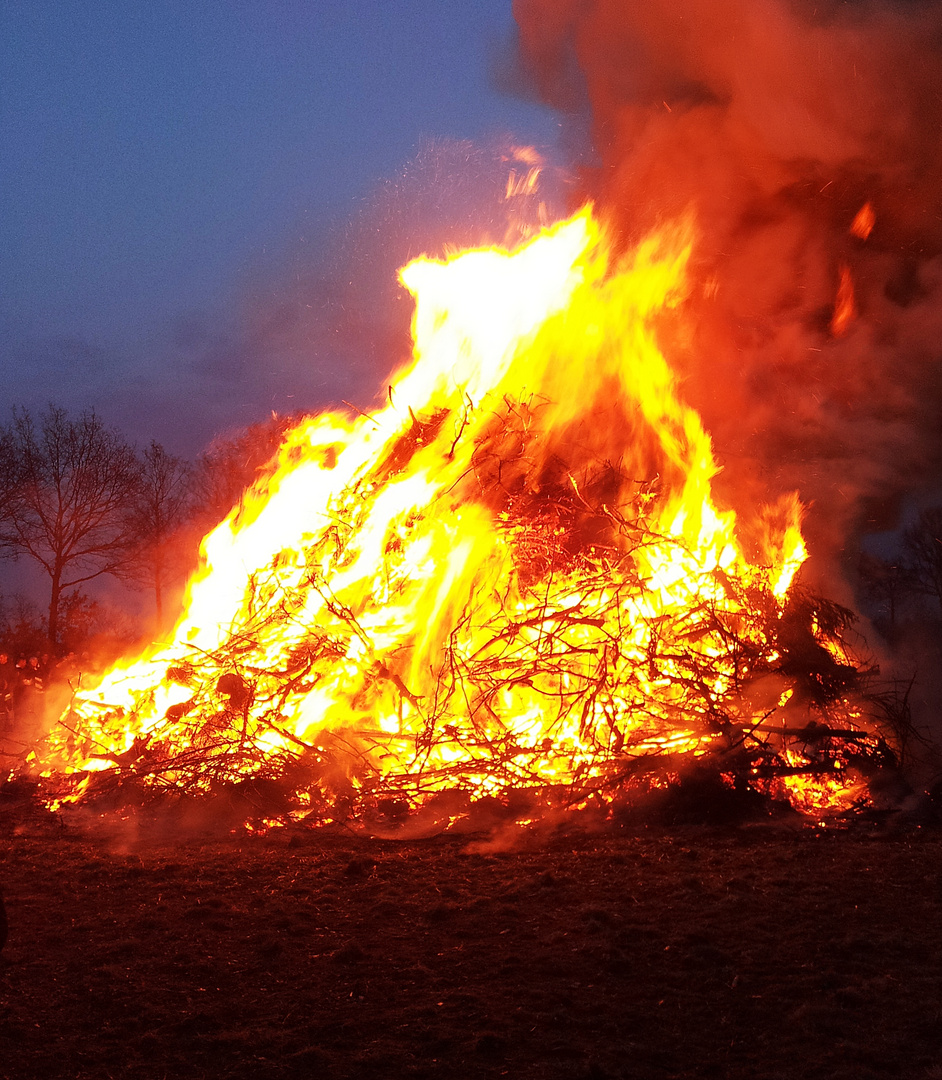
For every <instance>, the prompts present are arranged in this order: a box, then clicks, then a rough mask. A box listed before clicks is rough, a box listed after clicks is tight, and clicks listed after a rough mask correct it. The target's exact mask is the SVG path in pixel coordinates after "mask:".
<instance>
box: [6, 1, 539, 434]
mask: <svg viewBox="0 0 942 1080" xmlns="http://www.w3.org/2000/svg"><path fill="white" fill-rule="evenodd" d="M512 29H513V26H512V19H511V12H510V0H475V3H473V4H454V3H449V2H445V0H387V2H379V0H376V2H373V3H366V2H363V0H345V2H344V3H342V4H335V3H326V2H318V0H307V2H301V0H254V2H251V0H225V2H224V0H187V2H182V0H149V2H147V3H141V2H136V0H81V2H75V0H0V160H2V161H3V170H2V175H0V379H2V384H3V387H4V390H5V398H6V401H5V402H4V401H0V407H2V409H3V412H4V413H6V410H7V409H8V407H9V405H11V404H20V403H22V404H27V405H30V406H34V407H38V406H42V405H43V404H44V403H45V402H47V401H55V402H56V403H57V404H61V405H64V406H66V407H68V408H73V409H80V408H83V407H88V406H94V407H95V408H97V409H98V411H99V412H101V413H102V415H104V416H105V418H106V419H107V420H109V421H110V422H113V423H116V424H118V425H119V426H121V427H122V428H123V429H124V430H125V431H127V432H128V434H129V435H130V436H132V437H134V438H136V439H138V441H141V442H146V441H148V440H149V439H150V438H151V437H156V438H158V439H160V440H161V441H163V442H165V443H166V444H167V445H168V446H169V447H170V448H171V449H174V450H176V451H178V452H183V453H188V454H189V453H194V452H195V451H196V450H198V449H199V448H200V447H201V446H202V445H204V444H205V443H206V441H207V440H208V439H209V438H210V437H211V436H212V435H213V434H214V433H216V432H218V431H222V430H225V429H226V428H231V427H237V426H239V425H241V424H244V423H247V422H250V421H252V420H255V419H258V418H259V417H260V416H263V415H265V414H266V413H267V412H268V411H269V410H270V409H272V408H275V409H278V410H279V411H285V410H288V409H292V408H313V407H317V406H318V405H322V404H328V403H331V402H334V401H336V400H338V399H339V397H341V396H345V394H349V395H350V396H351V397H357V396H360V397H362V396H363V395H364V394H365V393H366V392H367V391H366V387H367V386H368V385H369V384H371V383H372V382H373V381H374V380H375V382H376V383H377V385H379V384H380V383H381V381H382V378H383V375H384V374H385V371H380V370H377V368H378V367H379V366H380V365H381V364H382V363H383V357H382V353H383V350H384V348H389V349H392V350H394V349H395V348H396V347H398V343H399V339H398V337H397V334H399V332H400V330H401V327H400V326H398V325H397V326H396V327H392V328H386V327H384V325H383V323H384V320H385V318H386V314H387V313H388V312H389V311H390V310H391V308H390V306H389V305H390V302H391V301H390V296H391V294H390V292H389V290H390V288H391V286H389V285H388V284H384V282H383V281H381V280H380V278H381V277H383V278H388V277H389V276H390V275H391V274H392V271H393V270H394V268H395V263H396V261H398V258H399V256H400V255H401V254H403V253H405V254H409V253H414V251H415V250H416V249H420V248H422V247H433V248H434V247H435V246H436V245H441V244H444V243H448V242H454V241H459V242H467V241H468V240H469V239H473V237H474V232H475V227H476V221H475V218H480V219H481V220H480V227H481V231H482V239H484V238H485V233H486V232H487V228H488V226H489V225H491V226H492V225H493V222H488V220H487V218H488V212H489V208H492V205H493V202H494V199H495V198H496V195H495V192H496V185H495V175H496V172H498V171H499V170H500V169H501V168H502V167H503V165H502V163H501V161H500V157H501V152H500V149H499V148H500V147H501V146H505V145H507V144H509V143H510V142H511V141H516V142H518V143H530V144H536V145H539V146H540V147H542V148H544V149H546V150H548V151H549V152H550V153H552V148H553V145H554V142H555V140H556V136H557V130H558V118H557V117H556V116H554V115H553V114H551V113H549V112H548V111H547V110H545V109H543V108H540V107H538V106H536V105H534V104H532V103H528V102H525V101H523V100H521V99H519V98H515V97H513V96H511V95H509V94H505V93H502V92H500V91H499V90H498V89H497V88H496V85H495V79H494V74H493V72H494V69H495V67H499V66H500V64H501V63H502V62H506V57H507V56H508V55H509V42H510V40H511V35H512ZM410 232H411V233H413V234H415V235H412V236H409V235H407V234H409V233H410ZM449 233H453V234H454V235H449ZM384 234H385V235H384ZM487 238H490V237H487ZM360 277H362V279H363V280H362V281H358V280H354V279H355V278H360ZM384 289H385V290H386V291H385V293H384V292H383V290H384ZM305 290H309V295H306V293H305ZM371 290H379V293H381V294H382V295H381V296H379V297H378V298H376V297H374V296H373V295H372V293H371ZM358 306H359V307H362V310H360V311H354V310H353V309H355V308H357V307H358ZM371 309H372V313H371ZM338 312H342V317H340V318H338ZM358 357H359V358H360V359H358ZM395 360H396V357H394V356H390V363H389V366H392V365H393V363H395Z"/></svg>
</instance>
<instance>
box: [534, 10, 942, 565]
mask: <svg viewBox="0 0 942 1080" xmlns="http://www.w3.org/2000/svg"><path fill="white" fill-rule="evenodd" d="M514 14H515V17H516V19H517V23H518V26H519V54H520V61H521V66H522V69H523V71H524V73H525V76H526V79H527V80H528V83H529V86H530V88H531V89H532V90H533V91H534V92H536V93H537V94H538V95H539V96H540V97H541V98H542V99H543V100H544V101H546V102H547V103H549V104H552V105H555V106H556V107H558V108H560V109H562V110H568V111H569V113H570V116H571V118H572V123H573V124H575V125H579V124H580V123H583V122H584V116H585V110H584V105H585V103H588V105H589V108H590V110H591V116H590V124H591V136H592V140H593V144H594V147H595V151H596V154H597V164H596V165H595V166H594V167H592V168H586V169H585V170H584V172H583V176H582V186H583V192H582V194H583V195H584V196H585V197H591V198H594V199H595V200H596V202H597V203H598V204H599V205H600V207H601V208H602V209H603V211H604V212H605V213H606V214H608V215H609V216H610V217H611V218H612V219H613V222H614V224H615V226H616V228H617V230H618V232H619V233H620V235H621V236H623V237H624V239H625V240H626V241H630V240H635V239H637V238H638V237H639V236H641V235H642V234H644V233H645V232H647V231H649V230H650V229H651V228H652V227H655V226H657V225H658V224H659V223H661V222H664V221H666V220H669V219H672V218H675V217H678V216H680V215H682V214H684V213H685V212H687V211H689V210H691V209H692V210H693V212H694V214H695V217H696V221H697V226H698V231H699V241H698V245H697V249H696V252H695V259H694V275H693V283H692V288H691V294H690V297H689V300H688V301H687V303H686V305H685V310H684V312H683V313H682V316H683V317H682V319H681V318H679V319H678V320H677V323H676V325H674V326H673V327H670V326H669V327H667V328H666V342H667V347H668V349H669V352H670V354H671V358H672V360H674V361H675V363H676V364H677V366H678V368H679V370H680V372H681V375H682V378H683V379H684V384H685V385H684V395H685V396H686V397H687V399H688V400H689V401H690V402H691V404H692V405H694V406H695V407H696V408H697V409H698V410H699V411H700V413H701V415H702V416H703V417H704V421H705V423H706V426H707V428H708V430H710V432H711V434H712V435H713V439H714V443H715V446H716V451H717V456H718V458H719V460H720V462H721V463H722V464H723V466H724V472H723V474H722V475H721V477H720V480H719V489H718V491H719V496H720V498H721V499H722V500H724V501H726V502H728V503H731V504H733V505H735V506H736V507H737V508H738V509H741V507H742V506H743V505H744V504H745V505H755V504H758V503H759V502H762V501H769V500H771V499H774V498H776V497H777V496H778V495H779V494H781V493H783V492H786V491H788V490H797V491H798V492H799V494H800V497H801V499H802V501H803V502H804V503H806V504H807V505H808V506H809V512H808V519H807V522H806V532H807V533H808V537H809V541H810V546H811V550H812V553H813V557H814V559H813V561H814V562H816V566H815V567H814V569H816V572H817V575H818V578H819V579H820V578H821V577H825V576H826V577H829V578H830V577H831V576H832V573H833V570H834V568H835V562H836V561H837V560H839V559H840V556H841V553H842V551H843V550H849V549H850V548H854V547H855V544H854V543H853V542H850V541H851V540H852V538H853V536H854V534H855V532H858V531H860V530H867V529H878V528H879V529H882V528H888V527H891V526H892V525H893V524H894V516H895V514H896V513H897V512H898V508H899V506H900V504H901V501H902V499H903V497H904V496H905V495H906V494H908V493H912V492H913V491H914V490H915V489H918V488H919V487H920V486H922V485H926V486H928V485H930V484H932V483H933V482H934V481H936V480H937V477H938V470H939V465H940V463H942V423H940V418H942V364H940V362H939V361H940V359H942V213H940V210H942V138H940V135H942V131H940V127H942V120H940V118H942V6H940V5H939V4H938V3H933V4H921V3H908V4H906V5H897V6H894V7H890V6H887V5H882V6H880V5H875V4H856V3H855V4H848V3H842V4H838V3H834V2H831V3H818V4H816V5H814V6H812V5H810V4H807V5H806V4H797V3H788V2H786V0H643V2H640V0H637V2H636V0H515V4H514ZM865 203H869V204H870V205H871V207H872V209H873V212H874V214H875V226H874V227H873V230H872V232H871V233H870V234H869V236H867V237H866V238H865V239H864V238H861V237H859V236H856V235H853V234H852V233H851V225H852V223H853V221H854V218H855V216H856V215H857V213H858V211H860V209H861V207H862V206H863V205H864V204H865ZM842 277H843V278H844V279H845V281H846V280H849V282H850V283H851V284H852V289H853V310H852V312H851V314H850V318H849V321H848V322H847V325H846V326H844V327H838V326H837V324H836V323H835V320H834V311H835V304H836V302H837V297H838V290H839V288H840V283H841V280H842ZM829 584H830V585H832V586H833V584H834V582H833V581H832V582H829Z"/></svg>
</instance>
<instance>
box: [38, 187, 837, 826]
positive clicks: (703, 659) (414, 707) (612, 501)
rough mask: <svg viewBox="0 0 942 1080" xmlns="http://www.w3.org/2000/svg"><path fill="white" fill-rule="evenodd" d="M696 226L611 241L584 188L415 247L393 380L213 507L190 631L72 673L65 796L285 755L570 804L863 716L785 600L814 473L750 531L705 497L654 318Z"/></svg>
mask: <svg viewBox="0 0 942 1080" xmlns="http://www.w3.org/2000/svg"><path fill="white" fill-rule="evenodd" d="M515 182H516V181H515ZM690 244H691V236H690V230H689V228H687V227H685V226H674V227H671V228H669V229H666V230H664V231H663V232H662V233H660V234H659V235H657V236H652V237H650V238H648V239H647V240H645V241H644V242H643V243H642V244H641V245H640V247H639V248H638V249H637V250H636V251H635V252H633V253H632V254H630V255H629V256H626V257H623V258H616V257H615V256H614V255H613V254H612V251H611V248H610V245H609V243H608V240H607V238H606V236H605V233H604V230H603V229H602V227H601V226H600V225H599V223H598V222H597V221H596V219H595V218H594V216H593V214H592V212H591V210H590V209H585V210H583V211H581V212H580V213H578V214H576V215H575V216H574V217H573V218H571V219H570V220H568V221H566V222H563V223H561V224H559V225H556V226H554V227H553V228H550V229H547V230H545V231H544V232H543V233H541V234H540V235H539V236H538V237H536V238H535V239H534V240H532V241H531V242H529V243H528V244H526V245H524V246H522V247H521V248H519V249H518V250H516V251H514V252H507V251H503V250H496V249H491V250H477V251H468V252H465V253H463V254H459V255H456V256H454V257H453V258H451V259H449V260H448V261H446V262H438V261H435V260H430V259H420V260H417V261H416V262H413V263H411V264H410V265H409V266H407V267H406V268H405V269H404V270H403V271H402V275H401V276H402V281H403V283H404V285H405V286H406V287H407V288H408V289H409V291H410V292H411V293H413V295H414V296H415V300H416V309H415V317H414V322H413V332H414V339H415V352H414V358H413V360H412V362H411V364H410V366H409V367H408V368H406V369H405V370H403V371H402V372H400V374H399V375H398V377H397V378H396V379H395V381H394V384H393V386H392V388H391V389H390V391H389V400H388V404H387V405H386V407H385V408H383V409H382V410H381V411H379V412H377V413H376V414H375V415H374V416H369V417H368V416H363V415H361V416H356V417H349V416H344V415H340V414H335V413H333V414H326V415H322V416H318V417H315V418H312V419H309V420H306V421H305V422H303V423H301V424H299V425H298V426H297V427H296V428H295V429H294V430H292V431H291V432H290V433H289V435H288V436H287V438H286V440H285V443H284V445H283V447H282V448H281V451H280V454H279V457H278V460H277V462H276V463H275V464H274V465H273V467H272V470H271V472H270V475H269V476H268V477H267V478H266V479H264V480H262V481H260V482H259V483H258V484H257V485H256V486H255V488H254V489H253V490H251V491H250V492H248V493H247V494H246V496H245V499H244V501H243V504H242V506H241V507H239V508H237V509H236V510H235V511H233V513H232V514H231V515H230V516H229V517H228V518H227V520H226V521H224V522H223V523H222V524H221V525H220V526H219V527H218V528H217V529H215V531H213V532H212V533H211V534H210V535H209V536H207V537H206V539H205V541H204V544H203V566H202V569H201V570H200V571H199V573H198V574H197V575H196V577H195V578H194V580H193V581H192V583H191V584H190V587H189V593H188V603H187V607H186V612H185V614H184V616H183V617H182V619H181V621H180V623H179V625H178V626H177V629H176V631H175V633H174V636H173V640H172V642H171V643H170V644H169V645H162V646H160V647H155V648H153V649H152V650H151V651H149V652H148V653H146V654H145V655H144V656H142V657H141V658H140V659H138V660H136V661H134V662H133V663H130V664H127V665H124V666H121V667H119V668H117V669H115V670H114V671H112V672H111V673H110V674H109V675H108V676H107V677H106V678H104V679H103V680H102V681H101V682H100V683H99V684H98V685H97V686H95V687H93V688H91V689H84V690H82V691H81V692H80V693H79V694H78V695H77V696H76V699H75V702H74V705H73V710H72V712H71V713H70V714H69V715H68V716H67V717H66V718H64V720H63V721H62V723H61V724H60V725H59V726H58V727H57V728H56V729H55V730H54V732H53V733H52V736H51V739H50V746H49V749H48V751H47V752H46V754H45V757H44V761H43V765H44V767H45V769H46V771H47V773H49V772H60V773H67V774H72V775H73V776H74V778H75V780H77V781H79V782H78V783H77V784H76V785H75V786H74V788H73V794H74V795H75V794H80V793H81V792H82V791H83V790H84V789H85V786H86V784H87V783H88V782H89V778H90V777H93V776H95V775H96V771H97V773H99V774H100V773H101V772H105V773H106V774H108V775H112V776H130V777H138V778H140V777H147V778H149V780H150V782H153V783H155V784H163V785H176V786H181V787H184V788H186V789H190V790H193V789H197V790H200V789H203V790H205V789H207V788H209V787H210V786H211V785H212V784H213V783H215V782H217V781H220V780H225V781H232V780H237V779H240V778H245V777H247V776H280V777H291V778H292V780H291V782H292V790H293V791H294V792H295V795H296V799H297V801H296V805H297V806H298V807H300V808H301V809H302V810H305V811H308V810H309V811H310V812H312V813H314V814H315V815H316V814H324V813H334V814H336V813H338V812H342V813H349V812H352V811H355V810H356V808H357V807H363V806H365V805H368V804H369V803H370V800H373V802H374V803H375V801H376V800H378V799H380V798H381V797H382V798H383V799H389V798H391V797H393V796H396V797H400V798H402V799H404V800H405V801H406V802H407V803H408V804H409V805H411V806H415V805H417V804H419V803H421V802H422V801H423V800H425V799H427V798H428V797H429V796H430V795H431V794H433V793H436V792H441V791H445V790H450V791H454V790H455V789H460V790H462V791H464V792H465V793H466V794H467V795H468V796H469V797H471V798H473V797H477V796H480V795H484V794H494V793H499V792H503V791H506V790H507V789H510V788H517V789H519V788H526V789H530V790H537V791H540V792H542V793H546V792H551V793H556V799H557V802H561V803H564V804H569V805H572V804H578V803H579V802H584V801H585V800H586V799H588V798H592V797H594V796H595V795H596V794H597V793H599V792H605V791H610V790H613V789H615V788H617V787H618V786H619V785H624V784H625V783H626V782H628V781H629V780H630V779H631V778H632V777H635V778H637V777H638V776H640V775H643V774H645V773H646V772H647V773H651V772H652V771H654V767H653V766H652V765H651V763H652V762H656V763H658V767H660V766H663V765H664V764H665V763H668V764H669V766H670V769H671V770H673V771H676V770H678V769H680V768H681V766H682V763H683V761H684V760H693V759H697V760H705V759H707V758H708V757H711V756H716V755H720V756H725V758H728V767H729V769H734V768H735V763H736V762H737V761H740V760H747V762H748V771H749V773H750V775H752V776H754V777H756V778H757V783H760V784H761V782H762V777H763V776H768V775H773V774H774V772H775V769H776V768H781V769H783V770H785V771H786V772H788V773H789V774H793V773H795V771H796V770H795V762H796V761H797V760H798V758H796V757H795V756H794V754H797V753H800V752H801V747H802V746H804V745H805V743H807V742H808V739H809V737H808V736H807V733H806V732H807V730H810V729H808V728H807V725H808V724H809V723H815V724H826V723H828V722H831V721H832V718H833V717H834V716H839V717H840V720H841V723H842V725H843V726H845V727H847V726H848V725H850V721H849V720H848V715H849V714H848V711H847V710H848V708H849V705H848V702H849V701H850V697H851V682H852V679H851V678H850V676H849V675H848V674H847V673H848V672H850V671H852V670H853V669H852V668H850V667H849V666H847V665H846V664H843V663H842V662H839V661H838V660H837V659H835V658H834V657H833V656H832V654H831V653H829V652H828V649H827V647H826V642H827V641H829V640H830V639H831V638H833V637H834V635H835V633H836V631H837V626H836V622H835V620H833V619H832V620H831V621H830V623H828V619H827V617H826V615H827V613H826V612H825V614H824V615H822V614H821V613H820V612H819V611H817V609H815V608H814V607H813V605H810V603H809V602H807V601H805V600H802V601H801V602H797V603H796V601H795V600H794V599H789V590H790V587H791V585H792V580H793V578H794V576H795V573H796V572H797V570H798V569H799V567H800V565H801V563H802V561H803V560H804V558H805V548H804V544H803V542H802V538H801V533H800V529H799V513H800V508H799V506H798V504H797V501H796V500H794V499H791V500H786V501H785V502H784V503H783V504H782V505H780V506H778V507H775V508H771V509H769V510H767V511H766V512H765V514H764V521H765V528H764V529H763V530H760V531H761V532H762V539H761V540H760V541H757V542H755V551H754V553H753V555H752V557H751V558H747V557H746V555H745V554H744V552H743V550H742V549H741V547H740V545H739V542H738V541H737V534H736V517H735V515H734V514H733V513H732V512H730V511H728V510H720V509H718V508H717V507H716V506H715V505H714V503H713V501H712V497H711V480H712V478H713V476H714V475H715V473H716V472H717V465H716V463H715V462H714V459H713V454H712V449H711V444H710V439H709V437H708V435H707V434H706V432H705V431H704V429H703V427H702V425H701V423H700V420H699V418H698V416H697V415H696V414H695V413H694V412H693V411H692V410H691V409H690V408H688V407H687V406H685V405H684V404H683V402H682V401H681V400H680V398H679V396H678V393H677V389H676V385H675V380H674V377H673V375H672V373H671V370H670V368H669V367H668V364H667V362H666V360H665V358H664V356H663V355H662V354H661V352H660V351H659V349H658V346H657V344H656V330H657V323H658V319H659V318H660V317H662V315H663V313H664V312H665V311H667V310H668V309H670V308H672V307H674V306H676V305H677V304H678V303H679V302H680V301H682V299H683V295H684V288H685V278H684V275H685V269H686V265H687V261H688V255H689V251H690ZM836 319H837V315H835V320H836ZM754 531H755V530H754ZM799 655H800V656H808V655H812V656H813V657H815V663H816V664H817V665H818V666H817V667H815V669H814V672H813V675H812V677H811V678H810V682H809V681H808V679H805V681H804V682H802V680H801V679H800V678H798V677H797V676H796V675H795V668H796V656H799ZM821 657H823V658H824V659H823V660H822V659H821ZM828 665H830V667H828ZM822 673H823V674H822ZM842 679H844V680H845V682H846V685H845V683H842V682H841V680H842ZM825 684H826V686H825ZM809 686H811V687H812V691H813V692H812V691H809ZM822 688H824V689H822ZM850 726H851V727H853V728H854V729H856V725H850ZM817 730H819V731H820V730H821V728H818V729H817ZM795 732H798V734H795ZM852 741H853V740H852ZM854 745H858V744H854ZM787 754H792V757H788V756H786V755H787ZM806 760H807V761H810V760H811V759H810V758H809V759H806ZM99 779H100V777H99ZM829 782H830V781H828V779H827V778H825V779H822V780H821V781H820V782H819V783H820V786H821V788H822V790H825V791H826V790H827V789H828V784H829ZM793 786H794V784H793ZM841 786H842V789H843V786H846V785H844V784H843V780H842V781H841ZM819 805H820V801H819V802H818V803H816V804H815V806H816V808H817V807H818V806H819ZM338 807H339V810H338Z"/></svg>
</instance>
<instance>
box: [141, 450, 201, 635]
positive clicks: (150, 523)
mask: <svg viewBox="0 0 942 1080" xmlns="http://www.w3.org/2000/svg"><path fill="white" fill-rule="evenodd" d="M191 477H192V470H191V468H190V465H189V463H188V462H186V461H184V460H182V458H178V457H174V456H173V455H172V454H168V453H167V451H166V450H165V449H164V448H163V447H162V446H161V445H160V443H158V442H153V441H152V442H151V444H150V446H148V447H147V449H146V450H145V451H144V452H143V454H142V455H141V471H140V476H139V480H138V485H137V489H136V490H135V492H134V495H133V497H132V499H131V504H130V508H129V513H128V520H129V526H130V531H131V536H132V538H133V543H134V551H133V557H132V559H131V560H130V562H129V564H128V567H127V575H128V576H129V577H132V578H134V579H136V580H138V581H143V582H144V583H146V585H147V586H148V587H149V588H151V589H152V590H153V593H154V603H155V606H156V612H157V622H158V623H159V624H162V623H163V614H164V609H163V601H164V589H165V587H166V586H167V584H168V583H169V582H170V581H171V580H173V579H174V578H176V577H179V576H181V575H182V573H183V572H184V571H185V570H186V569H187V564H188V561H189V560H188V559H187V557H186V543H185V539H184V536H185V534H184V526H185V525H186V524H187V521H188V519H189V516H190V513H191V509H192V488H191Z"/></svg>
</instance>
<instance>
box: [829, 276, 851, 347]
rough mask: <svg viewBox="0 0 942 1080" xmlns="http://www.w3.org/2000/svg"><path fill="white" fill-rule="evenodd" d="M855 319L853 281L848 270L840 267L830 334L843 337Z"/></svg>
mask: <svg viewBox="0 0 942 1080" xmlns="http://www.w3.org/2000/svg"><path fill="white" fill-rule="evenodd" d="M856 318H857V302H856V300H855V299H854V279H853V278H852V277H851V276H850V268H849V267H847V266H844V265H843V264H842V265H841V267H840V269H839V280H838V284H837V299H836V300H835V301H834V314H833V315H832V316H831V333H832V334H833V335H834V336H835V337H843V336H844V335H845V334H846V333H847V331H848V330H849V329H850V327H851V324H852V323H853V321H854V319H856Z"/></svg>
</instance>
